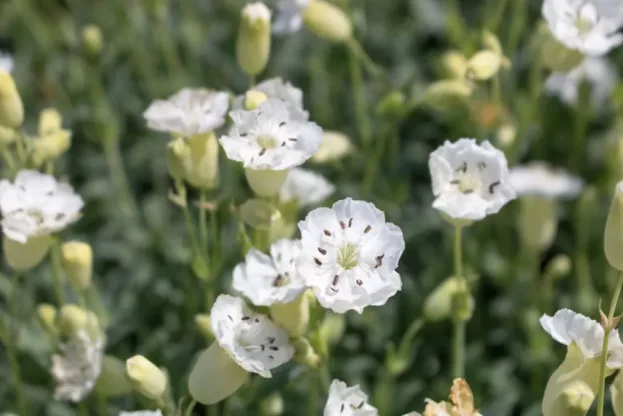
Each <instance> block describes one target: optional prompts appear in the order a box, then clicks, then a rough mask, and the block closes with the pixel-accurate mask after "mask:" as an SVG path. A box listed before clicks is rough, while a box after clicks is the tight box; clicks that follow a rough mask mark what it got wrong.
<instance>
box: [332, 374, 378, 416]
mask: <svg viewBox="0 0 623 416" xmlns="http://www.w3.org/2000/svg"><path fill="white" fill-rule="evenodd" d="M378 414H379V412H378V410H376V408H374V407H372V406H371V405H370V404H369V403H368V395H367V394H365V393H364V392H363V391H361V388H360V387H359V385H356V386H353V387H348V386H347V385H346V383H344V382H343V381H340V380H333V382H332V383H331V387H329V398H328V399H327V404H326V406H325V408H324V413H323V416H377V415H378Z"/></svg>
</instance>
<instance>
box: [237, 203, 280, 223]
mask: <svg viewBox="0 0 623 416" xmlns="http://www.w3.org/2000/svg"><path fill="white" fill-rule="evenodd" d="M279 218H281V213H280V212H279V210H278V209H277V208H276V207H275V206H274V205H272V204H271V203H269V202H268V201H265V200H262V199H249V200H248V201H246V202H245V203H244V204H242V205H241V206H240V219H241V220H242V221H243V222H244V223H245V224H247V225H248V226H250V227H252V228H255V229H258V230H268V229H271V228H272V225H273V224H274V223H275V222H276V221H277V220H278V219H279Z"/></svg>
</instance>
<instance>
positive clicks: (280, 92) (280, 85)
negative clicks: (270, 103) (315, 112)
mask: <svg viewBox="0 0 623 416" xmlns="http://www.w3.org/2000/svg"><path fill="white" fill-rule="evenodd" d="M253 90H254V91H259V92H262V93H264V94H265V95H266V97H268V98H278V99H280V100H281V101H285V102H286V103H288V104H291V105H292V106H294V107H295V108H297V109H299V110H301V112H303V113H304V114H305V116H306V117H309V114H308V113H307V112H306V111H305V110H304V109H303V91H301V90H300V89H299V88H296V87H295V86H294V85H292V84H291V83H289V82H284V80H283V79H281V78H280V77H277V78H271V79H268V80H266V81H264V82H261V83H259V84H257V85H256V86H255V87H253ZM242 108H244V96H242V95H241V96H238V97H236V100H235V101H234V104H233V106H232V109H233V110H240V109H242Z"/></svg>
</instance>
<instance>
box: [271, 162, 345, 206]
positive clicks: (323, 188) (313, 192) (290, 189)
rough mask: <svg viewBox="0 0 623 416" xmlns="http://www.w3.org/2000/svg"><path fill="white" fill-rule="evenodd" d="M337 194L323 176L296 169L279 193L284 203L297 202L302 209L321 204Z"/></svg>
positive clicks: (289, 174)
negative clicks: (334, 193)
mask: <svg viewBox="0 0 623 416" xmlns="http://www.w3.org/2000/svg"><path fill="white" fill-rule="evenodd" d="M333 192H335V186H333V185H332V184H331V183H330V182H329V181H328V180H326V179H325V178H324V177H323V176H321V175H319V174H317V173H315V172H312V171H310V170H306V169H301V168H294V169H292V170H291V171H290V172H289V173H288V177H287V178H286V181H285V183H284V184H283V187H282V188H281V191H280V193H279V200H280V201H281V202H283V203H287V202H290V201H296V202H297V203H298V205H299V206H301V207H308V206H313V205H317V204H320V203H321V202H322V201H324V200H325V199H327V198H328V197H329V196H331V194H333Z"/></svg>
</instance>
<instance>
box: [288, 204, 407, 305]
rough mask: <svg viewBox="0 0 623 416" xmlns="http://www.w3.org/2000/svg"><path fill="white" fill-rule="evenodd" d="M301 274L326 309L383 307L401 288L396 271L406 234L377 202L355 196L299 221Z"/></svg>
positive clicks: (311, 213)
mask: <svg viewBox="0 0 623 416" xmlns="http://www.w3.org/2000/svg"><path fill="white" fill-rule="evenodd" d="M299 229H300V230H301V241H302V243H303V254H302V256H301V261H300V263H299V271H300V273H301V274H302V275H303V276H304V277H305V280H306V282H307V285H308V286H310V287H311V288H313V290H314V293H315V295H316V298H317V299H318V301H319V302H320V304H321V305H322V306H324V307H325V308H329V309H331V310H333V311H334V312H338V313H344V312H346V311H348V310H355V311H357V312H359V313H361V312H362V311H363V309H364V308H365V307H366V306H369V305H374V306H379V305H384V304H385V302H387V300H388V299H389V298H390V297H392V296H394V295H395V294H396V292H397V291H399V290H400V289H401V287H402V282H401V280H400V275H399V274H398V273H397V272H396V268H397V267H398V261H399V260H400V256H401V254H402V252H403V251H404V248H405V242H404V238H403V236H402V231H401V230H400V228H399V227H397V226H396V225H394V224H392V223H386V222H385V214H383V212H382V211H380V210H378V209H377V208H376V207H375V206H374V204H372V203H369V202H364V201H353V200H352V199H351V198H347V199H344V200H342V201H339V202H336V203H335V204H333V207H332V208H317V209H315V210H313V211H312V212H310V213H309V214H308V215H307V217H306V218H305V220H304V221H301V222H299Z"/></svg>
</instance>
